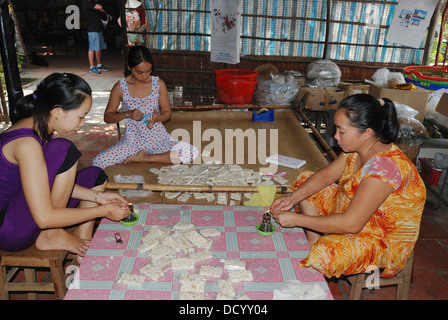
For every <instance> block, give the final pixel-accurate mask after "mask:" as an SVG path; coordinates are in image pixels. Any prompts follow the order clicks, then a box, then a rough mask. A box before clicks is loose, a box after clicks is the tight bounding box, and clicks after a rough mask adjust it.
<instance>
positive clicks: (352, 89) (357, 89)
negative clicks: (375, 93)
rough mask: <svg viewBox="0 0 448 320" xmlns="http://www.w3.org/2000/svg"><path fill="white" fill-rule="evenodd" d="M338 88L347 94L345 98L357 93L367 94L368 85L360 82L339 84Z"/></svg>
mask: <svg viewBox="0 0 448 320" xmlns="http://www.w3.org/2000/svg"><path fill="white" fill-rule="evenodd" d="M339 87H340V88H341V89H343V90H345V91H346V92H347V97H349V96H352V95H354V94H359V93H369V84H368V83H361V82H358V83H356V82H343V81H341V82H339Z"/></svg>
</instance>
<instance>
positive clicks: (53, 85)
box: [18, 73, 92, 141]
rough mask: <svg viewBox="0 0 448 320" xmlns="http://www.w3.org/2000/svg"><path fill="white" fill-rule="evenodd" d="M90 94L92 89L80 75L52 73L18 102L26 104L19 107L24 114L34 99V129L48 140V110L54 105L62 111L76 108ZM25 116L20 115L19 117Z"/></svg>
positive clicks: (27, 111) (27, 112)
mask: <svg viewBox="0 0 448 320" xmlns="http://www.w3.org/2000/svg"><path fill="white" fill-rule="evenodd" d="M30 96H31V97H32V99H33V100H31V97H30ZM91 96H92V89H91V88H90V86H89V84H88V83H87V82H86V81H85V80H84V79H82V78H81V77H79V76H77V75H75V74H72V73H53V74H51V75H49V76H48V77H46V78H45V79H44V80H42V81H41V82H40V83H39V85H38V86H37V89H36V91H34V92H33V93H32V94H31V95H28V96H25V97H24V98H23V101H22V102H20V103H23V104H25V103H27V104H28V105H22V106H20V107H19V109H21V110H22V111H21V112H22V113H23V114H24V115H25V116H26V115H28V114H29V113H30V112H29V106H30V101H34V103H33V108H32V115H33V119H34V124H35V126H36V127H35V129H36V131H37V133H38V134H39V136H40V137H41V138H42V139H43V140H45V141H48V139H49V137H50V134H49V133H48V120H49V119H50V111H51V110H53V109H54V108H56V107H60V108H62V109H63V110H64V111H68V110H72V109H76V108H78V107H79V106H80V105H81V104H82V103H83V102H84V100H85V99H86V98H87V97H91ZM19 101H20V100H19ZM18 104H19V102H18ZM25 116H21V118H24V117H25Z"/></svg>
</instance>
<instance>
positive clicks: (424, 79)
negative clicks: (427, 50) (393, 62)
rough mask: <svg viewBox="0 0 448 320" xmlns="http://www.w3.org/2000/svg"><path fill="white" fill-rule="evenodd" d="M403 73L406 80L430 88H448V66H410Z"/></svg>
mask: <svg viewBox="0 0 448 320" xmlns="http://www.w3.org/2000/svg"><path fill="white" fill-rule="evenodd" d="M403 75H404V79H405V81H406V82H409V83H413V84H415V85H417V86H419V87H422V88H425V89H428V90H439V89H446V88H448V67H431V66H410V67H406V68H404V69H403Z"/></svg>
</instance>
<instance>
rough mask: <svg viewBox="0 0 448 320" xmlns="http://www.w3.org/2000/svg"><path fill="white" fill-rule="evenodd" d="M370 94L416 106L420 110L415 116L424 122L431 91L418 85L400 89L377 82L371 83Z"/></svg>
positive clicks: (412, 106)
mask: <svg viewBox="0 0 448 320" xmlns="http://www.w3.org/2000/svg"><path fill="white" fill-rule="evenodd" d="M369 94H371V95H372V96H374V97H375V98H378V99H379V98H388V99H390V100H392V101H393V102H398V103H401V104H404V105H407V106H409V107H411V108H414V109H415V110H417V111H418V114H417V116H416V117H415V118H416V119H417V120H419V121H420V122H423V119H424V118H425V114H426V105H427V104H428V98H429V91H428V90H426V89H423V88H421V87H419V86H416V89H415V90H398V89H389V88H384V87H381V86H379V85H377V84H376V83H371V84H370V87H369Z"/></svg>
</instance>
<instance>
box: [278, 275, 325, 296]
mask: <svg viewBox="0 0 448 320" xmlns="http://www.w3.org/2000/svg"><path fill="white" fill-rule="evenodd" d="M326 298H327V294H326V293H325V291H324V289H322V288H321V286H319V284H317V283H306V282H301V281H299V280H289V281H288V282H286V283H285V285H284V287H283V288H282V289H275V290H274V298H273V300H325V299H326Z"/></svg>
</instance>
